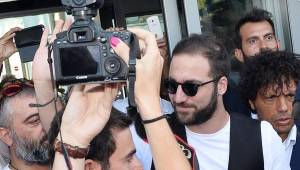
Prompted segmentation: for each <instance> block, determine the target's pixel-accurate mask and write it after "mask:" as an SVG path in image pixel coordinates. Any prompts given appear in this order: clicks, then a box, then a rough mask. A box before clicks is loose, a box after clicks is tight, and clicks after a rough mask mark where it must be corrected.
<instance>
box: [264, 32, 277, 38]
mask: <svg viewBox="0 0 300 170" xmlns="http://www.w3.org/2000/svg"><path fill="white" fill-rule="evenodd" d="M269 35H272V36H275V34H274V33H273V32H269V33H266V34H265V35H264V37H267V36H269Z"/></svg>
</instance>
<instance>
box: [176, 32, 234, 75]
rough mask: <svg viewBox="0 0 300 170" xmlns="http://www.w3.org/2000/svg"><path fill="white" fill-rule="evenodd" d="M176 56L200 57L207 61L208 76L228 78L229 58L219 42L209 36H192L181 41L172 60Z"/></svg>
mask: <svg viewBox="0 0 300 170" xmlns="http://www.w3.org/2000/svg"><path fill="white" fill-rule="evenodd" d="M178 54H189V55H201V56H203V57H205V58H207V59H208V62H209V65H210V68H211V70H210V75H211V76H212V77H214V78H217V77H219V76H226V77H228V75H229V71H230V57H229V55H228V52H227V50H226V48H225V47H224V46H223V44H222V43H221V41H219V40H218V39H216V37H214V36H211V35H199V34H192V35H190V36H189V37H187V38H185V39H182V40H181V41H180V42H179V43H178V44H177V45H176V46H175V48H174V50H173V53H172V58H173V57H174V56H175V55H178Z"/></svg>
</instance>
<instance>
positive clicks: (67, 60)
mask: <svg viewBox="0 0 300 170" xmlns="http://www.w3.org/2000/svg"><path fill="white" fill-rule="evenodd" d="M64 1H67V2H68V6H67V9H68V10H71V11H72V15H73V16H74V18H75V22H74V23H73V24H72V25H71V27H70V29H69V30H68V31H65V32H62V33H59V34H58V35H57V39H56V40H55V41H54V43H53V59H54V69H55V80H56V83H57V84H59V85H70V84H77V83H89V82H100V83H111V82H125V81H126V80H127V74H128V67H127V65H126V63H125V62H124V61H123V60H122V59H121V58H120V57H119V56H117V55H116V54H115V52H114V50H113V49H112V48H111V46H110V40H111V38H112V37H118V38H119V39H121V40H123V41H124V42H125V43H127V44H129V43H130V41H131V39H132V35H131V33H130V32H128V31H119V32H117V31H115V32H110V31H103V30H102V28H101V27H100V26H98V25H96V24H95V22H94V21H93V20H92V17H94V16H96V12H95V11H96V9H97V8H96V7H95V4H97V2H95V0H94V1H93V0H90V1H88V0H62V2H63V4H66V3H64ZM79 1H80V2H81V3H79ZM102 2H103V1H102ZM89 3H94V4H92V6H88V5H90V4H89ZM76 4H77V5H78V4H81V5H82V6H79V7H78V6H76ZM98 4H100V5H101V4H103V3H101V2H98Z"/></svg>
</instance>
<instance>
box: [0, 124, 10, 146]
mask: <svg viewBox="0 0 300 170" xmlns="http://www.w3.org/2000/svg"><path fill="white" fill-rule="evenodd" d="M0 139H1V140H2V141H3V142H4V143H5V144H6V145H8V146H11V145H12V143H13V140H12V137H11V133H10V130H9V129H7V128H3V127H0Z"/></svg>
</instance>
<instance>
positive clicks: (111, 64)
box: [104, 57, 121, 74]
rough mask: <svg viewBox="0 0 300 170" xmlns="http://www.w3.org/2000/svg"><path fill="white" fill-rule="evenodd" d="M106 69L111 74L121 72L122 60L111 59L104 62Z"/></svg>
mask: <svg viewBox="0 0 300 170" xmlns="http://www.w3.org/2000/svg"><path fill="white" fill-rule="evenodd" d="M104 67H105V70H106V71H107V72H108V73H110V74H116V73H118V72H119V70H120V68H121V62H120V59H118V58H117V57H109V58H108V59H107V60H106V61H105V62H104Z"/></svg>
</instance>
